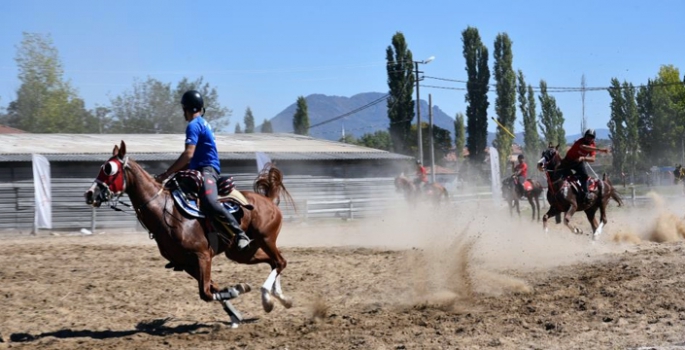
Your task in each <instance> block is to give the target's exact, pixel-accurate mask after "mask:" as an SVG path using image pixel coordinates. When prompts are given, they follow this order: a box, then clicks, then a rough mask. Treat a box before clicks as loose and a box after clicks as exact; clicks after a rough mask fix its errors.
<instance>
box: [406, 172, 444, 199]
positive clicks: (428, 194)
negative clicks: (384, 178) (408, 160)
mask: <svg viewBox="0 0 685 350" xmlns="http://www.w3.org/2000/svg"><path fill="white" fill-rule="evenodd" d="M395 190H397V191H398V192H402V193H404V198H406V199H407V200H408V201H410V202H416V200H418V199H427V200H429V201H431V202H433V203H435V204H439V203H440V202H441V201H443V200H445V201H447V200H448V198H449V194H448V193H447V190H446V189H445V187H443V186H442V185H441V184H439V183H437V182H434V183H431V184H428V185H425V186H424V188H423V189H422V190H419V188H418V187H417V186H416V185H415V184H414V183H413V182H412V181H411V180H409V178H407V177H406V176H404V174H401V175H400V176H398V177H396V178H395Z"/></svg>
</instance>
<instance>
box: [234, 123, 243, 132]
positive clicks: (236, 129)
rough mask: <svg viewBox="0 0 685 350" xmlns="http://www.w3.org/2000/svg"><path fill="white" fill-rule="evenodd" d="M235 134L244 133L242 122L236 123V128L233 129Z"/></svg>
mask: <svg viewBox="0 0 685 350" xmlns="http://www.w3.org/2000/svg"><path fill="white" fill-rule="evenodd" d="M233 133H234V134H242V133H243V131H242V130H241V129H240V123H235V130H233Z"/></svg>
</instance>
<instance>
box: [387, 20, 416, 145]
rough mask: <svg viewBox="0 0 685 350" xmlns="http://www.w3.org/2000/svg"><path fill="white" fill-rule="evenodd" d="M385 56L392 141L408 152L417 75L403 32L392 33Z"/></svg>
mask: <svg viewBox="0 0 685 350" xmlns="http://www.w3.org/2000/svg"><path fill="white" fill-rule="evenodd" d="M385 56H386V61H387V65H386V69H387V72H388V88H389V92H388V94H389V95H390V96H389V97H388V100H387V106H388V119H389V120H390V127H389V132H390V139H391V144H392V148H393V151H394V152H396V153H401V154H409V153H410V148H409V136H410V132H411V121H412V119H414V106H415V105H414V100H413V98H412V93H413V91H414V83H415V82H414V80H415V78H414V63H413V58H412V53H411V51H410V50H409V49H408V47H407V42H406V41H405V39H404V34H402V32H397V33H395V35H393V37H392V45H390V46H388V48H387V49H386V54H385ZM417 103H418V102H417Z"/></svg>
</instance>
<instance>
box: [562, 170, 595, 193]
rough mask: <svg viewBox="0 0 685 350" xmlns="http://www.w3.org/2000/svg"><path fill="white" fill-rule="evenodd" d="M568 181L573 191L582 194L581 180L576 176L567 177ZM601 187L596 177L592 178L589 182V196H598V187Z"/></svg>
mask: <svg viewBox="0 0 685 350" xmlns="http://www.w3.org/2000/svg"><path fill="white" fill-rule="evenodd" d="M566 180H567V181H568V182H569V183H570V184H571V187H572V188H573V190H574V191H575V192H576V194H577V193H580V192H582V187H581V186H580V180H578V178H577V177H576V176H575V175H571V176H567V177H566ZM598 186H599V180H598V179H595V178H594V177H590V178H589V179H588V180H587V195H588V196H589V195H590V194H596V192H597V187H598Z"/></svg>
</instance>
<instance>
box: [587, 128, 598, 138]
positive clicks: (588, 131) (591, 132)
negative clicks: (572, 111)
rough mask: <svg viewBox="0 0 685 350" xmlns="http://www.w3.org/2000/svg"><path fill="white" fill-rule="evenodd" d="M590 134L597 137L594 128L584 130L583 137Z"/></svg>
mask: <svg viewBox="0 0 685 350" xmlns="http://www.w3.org/2000/svg"><path fill="white" fill-rule="evenodd" d="M588 136H592V137H593V138H595V137H597V134H595V129H587V130H585V137H588Z"/></svg>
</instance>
